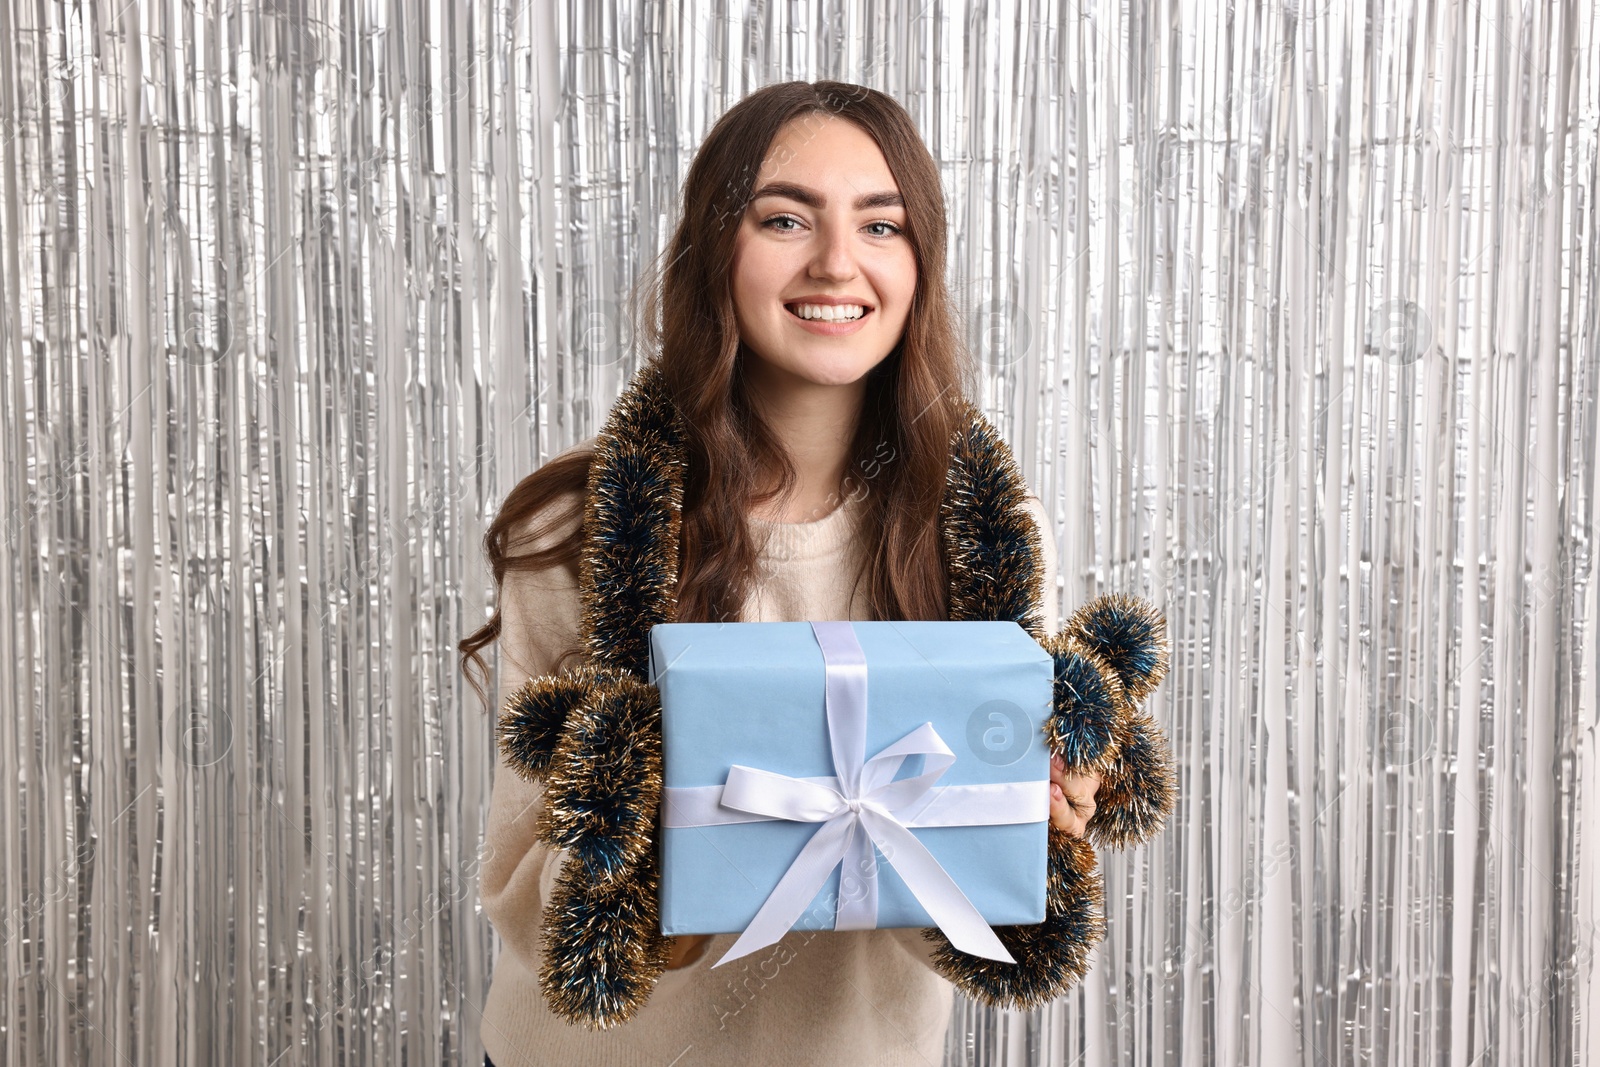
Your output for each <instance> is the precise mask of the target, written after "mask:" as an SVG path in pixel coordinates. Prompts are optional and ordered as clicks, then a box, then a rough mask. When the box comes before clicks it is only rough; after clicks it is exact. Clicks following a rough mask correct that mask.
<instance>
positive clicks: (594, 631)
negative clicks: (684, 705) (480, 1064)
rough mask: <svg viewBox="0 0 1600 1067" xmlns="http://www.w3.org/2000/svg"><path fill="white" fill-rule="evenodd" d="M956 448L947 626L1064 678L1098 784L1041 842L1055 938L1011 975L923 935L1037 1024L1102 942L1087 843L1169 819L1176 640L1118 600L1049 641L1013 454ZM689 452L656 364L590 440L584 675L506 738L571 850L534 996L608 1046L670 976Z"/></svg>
mask: <svg viewBox="0 0 1600 1067" xmlns="http://www.w3.org/2000/svg"><path fill="white" fill-rule="evenodd" d="M963 411H964V415H965V418H964V420H958V422H959V423H960V425H959V429H958V430H957V431H956V432H955V433H954V434H953V435H952V438H951V442H950V462H949V473H948V477H947V481H946V487H945V494H944V497H943V499H942V501H941V503H940V526H941V542H940V543H941V545H942V546H943V549H944V552H945V559H946V565H947V569H948V572H949V577H950V586H949V603H950V611H949V617H950V618H951V619H952V620H1011V621H1014V622H1016V623H1017V624H1018V625H1020V626H1022V627H1023V628H1024V629H1025V630H1027V631H1028V633H1029V634H1030V635H1031V636H1033V637H1034V639H1035V640H1038V641H1039V642H1040V643H1041V645H1042V646H1043V647H1044V648H1045V649H1046V650H1047V651H1049V652H1050V654H1051V656H1052V658H1053V659H1054V660H1055V685H1054V695H1055V707H1054V709H1053V711H1052V714H1051V715H1050V717H1049V718H1048V720H1047V721H1046V722H1045V723H1043V724H1042V725H1041V733H1042V735H1043V738H1044V741H1045V743H1046V745H1047V747H1048V748H1049V749H1050V751H1051V752H1052V753H1056V754H1060V755H1061V756H1062V757H1063V758H1064V760H1065V762H1066V764H1067V767H1068V770H1069V772H1072V773H1080V774H1086V773H1095V774H1099V775H1100V776H1101V781H1102V785H1101V788H1100V791H1099V793H1098V794H1097V796H1096V812H1095V814H1094V816H1093V817H1092V818H1091V819H1090V820H1089V823H1088V829H1087V834H1088V840H1087V841H1085V840H1078V839H1075V838H1072V837H1070V836H1069V835H1068V834H1066V832H1065V831H1062V830H1058V829H1057V828H1056V827H1054V826H1053V825H1052V826H1050V827H1049V828H1048V834H1049V865H1048V886H1047V892H1046V909H1045V921H1044V922H1042V923H1039V924H1035V925H1023V926H1001V927H996V928H995V932H996V934H997V936H999V938H1000V940H1001V941H1002V943H1004V944H1005V945H1006V947H1007V949H1008V950H1009V951H1010V952H1011V953H1012V955H1013V956H1014V957H1015V959H1016V962H1015V963H1004V962H1001V961H997V960H988V959H984V958H982V957H978V956H971V955H968V954H966V953H963V952H961V951H959V950H958V949H956V948H955V947H954V946H952V945H951V944H950V943H949V941H948V939H947V938H945V936H944V934H943V933H942V932H941V931H939V930H938V929H937V928H930V929H928V930H925V931H924V937H925V938H926V939H927V940H929V941H930V942H932V943H933V944H934V946H935V951H934V956H933V959H934V965H935V967H936V968H937V969H938V970H939V972H940V973H941V974H943V975H944V976H945V977H946V978H948V979H949V980H950V981H951V982H952V983H953V984H954V985H956V986H957V987H958V988H960V989H961V990H962V991H963V992H964V993H966V994H967V995H969V996H971V997H974V998H977V999H979V1000H982V1001H984V1002H986V1003H989V1004H994V1005H1002V1006H1006V1007H1013V1008H1027V1007H1032V1006H1034V1005H1036V1004H1040V1003H1043V1002H1045V1001H1048V1000H1051V999H1053V998H1055V997H1058V996H1060V995H1062V994H1063V993H1065V992H1066V991H1067V990H1068V989H1070V988H1071V987H1072V986H1073V985H1074V984H1075V983H1076V982H1077V981H1078V980H1080V979H1081V978H1082V977H1083V975H1084V973H1085V972H1086V970H1087V968H1088V965H1089V955H1090V952H1091V950H1092V949H1093V947H1094V945H1095V944H1096V943H1097V942H1098V941H1099V939H1100V937H1101V936H1102V933H1103V930H1104V920H1103V917H1102V912H1101V904H1102V900H1101V896H1102V889H1101V883H1100V878H1099V873H1098V868H1097V863H1096V858H1095V853H1094V848H1093V846H1092V845H1091V843H1090V842H1093V843H1094V844H1098V845H1101V846H1107V847H1113V848H1125V847H1128V846H1129V845H1133V844H1137V843H1139V842H1142V841H1144V840H1147V839H1148V838H1149V837H1150V836H1151V835H1152V834H1154V833H1155V832H1157V831H1158V830H1159V829H1160V828H1161V826H1162V824H1163V822H1164V820H1165V818H1166V816H1167V814H1168V813H1169V812H1170V810H1171V808H1172V801H1173V789H1174V775H1173V770H1172V757H1171V753H1170V750H1169V749H1168V747H1167V742H1166V738H1165V736H1164V734H1163V732H1162V730H1161V728H1160V726H1159V724H1157V723H1156V722H1155V720H1154V719H1153V718H1151V717H1150V716H1149V715H1148V714H1146V713H1145V712H1143V711H1142V710H1140V708H1139V704H1140V702H1141V701H1142V700H1144V698H1145V697H1147V696H1148V695H1149V694H1150V692H1151V691H1152V690H1154V689H1155V687H1156V686H1157V685H1159V684H1160V682H1161V680H1162V678H1163V677H1164V676H1165V674H1166V670H1167V647H1166V629H1165V622H1164V620H1163V619H1162V617H1161V615H1160V613H1159V612H1157V611H1156V610H1155V609H1154V608H1153V607H1151V606H1150V605H1148V604H1147V603H1145V602H1144V601H1142V600H1140V599H1138V598H1136V597H1128V596H1121V595H1118V594H1109V595H1106V596H1101V597H1098V598H1096V599H1094V600H1092V601H1090V602H1089V603H1087V604H1085V605H1083V606H1082V607H1080V608H1079V609H1078V610H1077V611H1076V612H1074V613H1073V615H1072V616H1071V618H1069V619H1068V620H1067V622H1066V624H1065V625H1064V626H1063V627H1062V628H1061V630H1060V631H1059V632H1058V633H1056V634H1053V635H1050V634H1046V633H1045V632H1044V630H1043V622H1042V619H1043V595H1044V591H1043V575H1042V572H1041V564H1040V560H1041V558H1042V556H1041V544H1040V536H1041V534H1040V531H1039V530H1038V528H1037V526H1036V525H1035V523H1034V521H1033V518H1032V516H1031V515H1030V514H1029V513H1028V510H1027V507H1026V505H1025V503H1024V499H1025V497H1026V489H1025V483H1024V482H1023V479H1022V477H1021V474H1020V472H1019V471H1018V469H1017V466H1016V463H1015V461H1014V460H1013V458H1012V455H1011V451H1010V449H1009V448H1008V447H1007V446H1006V444H1005V442H1004V441H1003V440H1002V439H1001V438H1000V436H999V434H998V433H996V432H995V430H994V428H993V427H992V426H991V425H990V424H989V423H988V421H987V420H986V419H985V418H984V417H983V415H982V413H981V412H979V411H978V410H977V409H976V408H974V407H972V406H971V405H970V404H966V405H965V406H964V408H963ZM683 440H684V435H683V431H682V426H681V423H680V422H679V420H678V416H677V412H676V409H675V408H674V406H673V404H672V402H671V399H670V398H669V397H668V395H667V391H666V389H665V385H664V382H663V381H662V379H661V376H660V373H659V371H658V369H657V368H656V367H655V366H654V365H646V366H645V367H644V368H643V369H641V370H640V372H639V373H638V375H636V377H635V378H634V380H633V381H632V382H631V383H630V384H629V387H628V388H627V389H626V390H625V391H624V393H623V395H622V396H621V397H620V398H619V399H618V400H617V403H616V405H615V406H614V407H613V409H612V412H611V414H610V416H609V417H608V419H607V422H606V425H605V428H604V429H603V430H602V432H601V433H600V435H599V436H598V437H597V439H596V443H595V452H594V456H593V459H592V461H591V465H590V472H589V480H588V499H587V501H586V504H585V511H584V531H585V532H584V539H585V543H584V550H583V552H582V555H581V556H580V561H579V596H580V602H581V606H582V613H583V640H584V646H585V648H586V649H587V650H588V654H589V660H590V662H588V663H586V664H584V665H581V666H578V667H574V668H571V669H569V670H566V671H563V672H561V673H559V674H554V675H547V676H542V677H540V678H535V679H530V680H529V681H528V682H527V683H526V684H524V685H523V686H521V687H520V688H519V689H517V690H516V691H515V692H514V693H513V694H512V696H511V698H510V699H509V700H507V702H506V706H505V708H504V709H503V710H502V713H501V716H500V718H499V721H498V723H497V735H498V739H499V744H500V748H501V751H502V753H503V754H504V756H505V758H506V760H507V762H508V763H509V764H510V765H511V766H512V767H513V768H514V769H515V770H516V772H517V773H518V774H520V775H522V776H524V777H526V778H530V779H542V780H544V782H545V792H544V796H543V801H544V805H543V809H542V810H541V812H540V815H539V821H538V832H539V835H540V837H541V839H542V840H543V841H545V842H546V843H547V844H550V845H552V846H554V847H559V848H563V849H566V850H567V851H568V853H569V861H568V862H567V863H565V864H564V865H563V867H562V871H561V874H560V876H559V877H558V878H557V881H556V887H555V890H554V892H553V893H552V894H551V899H550V901H549V902H548V904H547V906H546V909H545V931H544V933H545V961H544V966H543V968H542V970H541V973H540V987H541V989H542V991H543V992H544V995H545V999H546V1001H547V1003H548V1004H549V1006H550V1008H551V1010H552V1011H553V1012H554V1013H555V1014H557V1015H559V1016H560V1017H562V1018H564V1019H566V1020H568V1021H569V1022H572V1023H575V1024H582V1025H584V1026H587V1027H589V1028H591V1029H596V1030H601V1029H607V1028H609V1027H612V1026H616V1025H619V1024H621V1023H623V1022H626V1021H628V1020H629V1019H631V1018H633V1017H634V1015H636V1014H637V1013H638V1011H639V1009H640V1008H641V1007H643V1005H644V1004H645V1002H646V1001H647V1000H648V998H649V996H650V993H651V992H652V991H653V990H654V988H655V983H656V981H657V979H658V978H659V977H660V975H661V973H662V972H663V970H664V969H665V966H666V961H667V959H668V957H669V955H670V942H669V941H668V939H667V938H665V937H664V936H663V935H662V934H661V932H660V917H659V900H658V896H657V894H658V892H659V883H660V858H659V855H658V851H657V849H656V848H655V847H654V845H655V842H656V840H657V837H658V833H659V826H660V824H659V806H660V797H661V786H662V781H661V727H660V699H659V694H658V693H657V692H656V689H655V687H654V686H653V685H650V684H649V683H648V682H647V681H646V678H647V677H648V674H647V672H648V665H649V645H648V638H649V629H650V627H651V626H652V625H655V624H656V623H661V622H671V621H673V619H674V617H675V611H676V602H675V590H676V586H677V577H678V572H677V566H678V542H679V534H680V529H681V512H682V507H683V481H684V478H683V475H684V468H685V460H684V448H683Z"/></svg>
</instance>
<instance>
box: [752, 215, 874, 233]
mask: <svg viewBox="0 0 1600 1067" xmlns="http://www.w3.org/2000/svg"><path fill="white" fill-rule="evenodd" d="M786 222H789V223H793V224H794V225H793V226H785V225H782V224H783V223H786ZM761 225H762V226H763V227H765V228H767V229H772V230H777V231H778V232H779V233H793V232H794V231H795V229H796V228H797V227H798V226H799V225H800V220H799V219H797V218H795V217H794V216H793V215H774V216H772V218H770V219H767V220H766V221H765V222H763V223H762V224H761ZM874 226H887V227H888V229H889V232H888V233H882V232H879V233H874V234H873V235H872V236H874V237H894V236H897V235H898V234H899V233H900V227H898V226H896V225H895V224H894V223H892V222H882V221H879V222H869V223H867V228H868V229H871V228H872V227H874Z"/></svg>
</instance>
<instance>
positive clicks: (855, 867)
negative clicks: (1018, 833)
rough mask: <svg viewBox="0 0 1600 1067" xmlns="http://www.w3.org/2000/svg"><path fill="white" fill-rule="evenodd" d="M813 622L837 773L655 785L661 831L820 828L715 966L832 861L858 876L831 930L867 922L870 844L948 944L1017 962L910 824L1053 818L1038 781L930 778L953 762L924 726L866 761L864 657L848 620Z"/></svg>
mask: <svg viewBox="0 0 1600 1067" xmlns="http://www.w3.org/2000/svg"><path fill="white" fill-rule="evenodd" d="M811 629H812V632H813V633H814V634H815V635H816V638H817V643H818V644H819V645H821V646H822V658H823V663H824V667H825V671H826V677H825V683H824V684H825V703H826V708H827V716H828V738H829V742H830V744H831V746H832V749H833V765H834V770H835V771H836V772H837V776H836V777H811V778H794V777H790V776H789V775H786V774H778V773H776V772H773V771H766V770H761V769H759V768H756V767H746V766H744V765H742V764H737V763H736V764H734V765H733V766H732V767H731V768H730V769H729V771H728V780H727V782H726V783H725V784H724V785H720V786H689V787H668V788H666V789H664V790H663V797H662V799H663V802H664V805H663V811H662V825H663V826H674V827H687V826H713V825H719V824H723V823H732V822H752V821H757V820H763V819H785V820H790V821H794V822H815V823H821V824H822V825H821V826H820V827H818V829H817V832H816V833H815V834H813V835H812V836H811V839H810V840H809V841H807V842H806V846H805V848H803V849H802V850H801V852H800V855H799V856H797V857H796V858H795V860H794V862H793V863H792V864H790V866H789V869H788V870H787V871H786V872H784V875H783V877H782V878H780V879H779V880H778V884H777V886H776V887H774V888H773V890H772V892H771V893H770V894H769V895H768V897H767V899H766V901H765V903H763V904H762V905H761V908H760V909H759V910H758V911H757V912H756V914H755V918H753V919H751V920H750V924H749V925H748V926H746V927H745V929H744V932H743V933H742V934H740V935H739V938H738V940H736V941H735V942H734V943H733V946H732V947H731V948H729V949H728V951H727V952H726V953H725V954H724V955H723V957H722V958H721V959H719V960H718V961H717V962H716V963H714V964H712V966H713V967H720V966H721V965H722V964H724V963H728V962H729V961H731V960H736V959H738V958H739V957H741V956H746V955H748V954H750V953H752V952H755V951H757V950H759V949H762V948H765V947H766V946H768V945H771V944H773V943H775V942H776V941H778V939H779V938H781V937H783V935H784V934H785V933H787V932H788V931H789V929H790V928H791V927H792V926H793V925H794V923H795V921H796V920H797V919H799V918H800V916H801V915H802V914H803V913H804V912H805V910H806V907H807V906H808V905H809V904H810V903H811V901H812V899H813V898H814V897H815V896H816V895H817V891H818V890H819V889H821V888H822V885H823V883H824V882H826V881H827V880H828V877H829V876H830V875H831V874H832V873H833V870H834V868H836V867H838V866H839V865H840V863H844V864H845V870H846V871H859V872H861V875H862V882H863V892H862V893H861V895H860V897H859V898H855V899H851V898H847V897H846V895H845V894H844V893H843V892H841V893H840V894H839V900H838V905H837V908H836V911H835V919H834V929H835V930H871V929H875V928H876V927H877V919H878V865H877V859H876V857H875V855H874V854H873V845H874V844H876V845H877V846H878V848H879V849H880V850H882V852H883V854H884V857H885V858H886V859H888V861H889V862H890V864H892V865H893V867H894V869H895V870H896V871H898V872H899V874H900V876H901V878H902V879H903V880H904V881H905V884H906V888H907V889H909V890H910V891H911V893H912V895H913V896H915V897H916V899H917V901H918V902H919V903H920V904H921V905H922V906H923V908H924V909H925V910H926V911H927V913H928V915H929V916H930V917H931V918H932V919H933V921H934V923H935V924H936V925H937V926H938V927H939V929H941V930H943V931H944V933H945V936H946V937H948V938H949V939H950V943H951V944H952V945H954V946H955V947H956V948H958V949H960V950H961V951H963V952H967V953H970V954H972V955H974V956H983V957H984V958H986V959H992V960H1003V961H1004V962H1006V963H1015V962H1016V960H1015V959H1014V958H1013V957H1012V955H1011V953H1009V952H1007V951H1006V947H1005V945H1003V944H1001V942H1000V939H999V938H998V937H996V936H995V933H994V930H993V929H992V928H991V927H990V926H989V924H988V923H987V922H986V921H985V920H984V918H983V915H982V914H981V913H980V912H979V911H978V909H977V908H976V907H974V906H973V904H972V901H970V900H968V899H967V896H966V894H965V893H963V892H962V891H961V887H960V886H958V885H956V883H955V880H954V879H953V878H951V877H950V874H949V872H947V871H946V870H945V869H944V868H943V867H942V866H940V864H939V861H938V860H936V859H935V858H934V857H933V854H932V853H931V852H929V851H928V849H927V846H926V845H924V844H923V843H922V842H921V841H919V840H917V837H916V835H915V834H913V833H911V831H910V829H909V827H911V826H980V825H982V826H987V825H1000V824H1006V823H1023V822H1043V821H1044V820H1046V819H1048V818H1049V816H1050V801H1049V796H1048V794H1047V793H1046V792H1045V790H1044V783H1043V782H1042V781H1041V782H1006V783H999V784H991V785H964V786H936V785H934V784H933V783H934V782H935V781H936V780H937V779H938V778H939V777H940V776H941V775H943V774H944V772H945V771H946V770H948V769H949V768H950V766H951V764H953V763H954V762H955V754H954V753H953V752H951V751H950V748H949V746H947V745H946V744H945V743H944V739H943V738H941V737H940V736H939V734H938V731H936V730H935V729H934V728H933V724H932V723H931V722H925V723H923V724H922V725H921V726H918V727H917V728H916V729H915V730H912V731H911V732H910V733H908V734H906V735H905V736H904V737H902V738H901V739H900V740H898V741H896V742H894V743H893V744H892V745H889V746H888V747H887V748H885V749H883V750H882V751H881V752H879V753H878V754H877V755H875V756H873V757H872V758H871V759H864V756H865V755H866V730H867V661H866V655H865V653H864V652H863V651H862V649H861V644H860V642H859V641H858V640H857V639H856V635H855V630H854V628H853V627H852V626H851V625H850V623H849V622H813V623H812V624H811ZM910 755H922V756H923V757H924V764H923V767H924V770H923V773H922V774H919V775H916V776H914V777H911V778H904V779H901V780H900V781H894V780H893V779H894V776H895V774H897V773H898V772H899V770H900V766H901V764H902V763H903V762H904V761H905V758H906V757H907V756H910ZM841 878H842V874H841ZM841 889H842V881H841Z"/></svg>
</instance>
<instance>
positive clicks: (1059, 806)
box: [1050, 756, 1100, 837]
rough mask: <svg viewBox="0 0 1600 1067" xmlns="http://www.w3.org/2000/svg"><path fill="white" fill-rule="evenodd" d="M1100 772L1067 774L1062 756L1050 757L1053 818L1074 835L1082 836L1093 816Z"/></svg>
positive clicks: (1051, 816) (1059, 825)
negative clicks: (1098, 773)
mask: <svg viewBox="0 0 1600 1067" xmlns="http://www.w3.org/2000/svg"><path fill="white" fill-rule="evenodd" d="M1099 790H1100V776H1099V775H1097V774H1068V773H1067V767H1066V762H1065V761H1064V760H1063V759H1062V758H1061V757H1060V756H1051V757H1050V821H1051V822H1052V823H1053V824H1054V825H1055V826H1056V828H1057V829H1061V830H1065V831H1066V832H1067V833H1069V834H1071V835H1072V836H1073V837H1082V836H1083V834H1084V831H1085V829H1086V828H1087V827H1088V825H1089V820H1090V819H1092V818H1093V817H1094V810H1095V805H1094V796H1095V793H1097V792H1099Z"/></svg>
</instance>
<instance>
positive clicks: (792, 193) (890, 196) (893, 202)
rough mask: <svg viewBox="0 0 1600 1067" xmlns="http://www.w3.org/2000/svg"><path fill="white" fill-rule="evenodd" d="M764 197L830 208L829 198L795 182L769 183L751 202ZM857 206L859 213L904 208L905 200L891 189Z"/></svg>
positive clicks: (858, 201)
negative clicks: (780, 198)
mask: <svg viewBox="0 0 1600 1067" xmlns="http://www.w3.org/2000/svg"><path fill="white" fill-rule="evenodd" d="M763 196H783V197H788V198H789V199H790V200H798V201H799V202H800V203H802V204H804V205H805V206H806V207H814V208H817V209H818V210H821V209H822V208H825V207H827V206H828V198H827V197H825V196H823V195H822V194H821V193H818V192H816V191H815V190H812V189H807V188H806V187H805V186H803V185H796V184H794V183H793V182H768V183H767V184H766V185H763V186H762V187H761V188H760V189H758V190H757V191H756V193H755V195H754V196H752V197H751V198H750V202H751V203H752V204H753V203H755V202H756V201H757V200H759V199H761V198H762V197H763ZM855 206H856V210H857V211H866V210H868V209H871V208H878V207H904V206H905V200H904V198H902V197H901V196H900V194H899V193H897V192H895V191H894V190H893V189H889V190H885V191H884V192H881V193H864V194H862V195H861V196H858V197H856V205H855Z"/></svg>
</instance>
